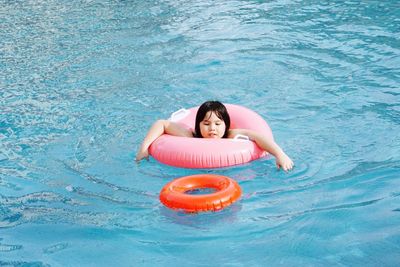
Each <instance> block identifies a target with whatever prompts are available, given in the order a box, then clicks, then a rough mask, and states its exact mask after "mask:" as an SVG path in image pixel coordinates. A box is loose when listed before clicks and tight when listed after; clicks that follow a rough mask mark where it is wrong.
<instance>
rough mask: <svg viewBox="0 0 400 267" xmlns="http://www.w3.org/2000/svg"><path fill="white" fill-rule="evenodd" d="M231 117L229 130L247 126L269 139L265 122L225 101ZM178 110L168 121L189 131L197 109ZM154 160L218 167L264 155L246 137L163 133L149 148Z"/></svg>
mask: <svg viewBox="0 0 400 267" xmlns="http://www.w3.org/2000/svg"><path fill="white" fill-rule="evenodd" d="M225 106H226V108H227V110H228V113H229V116H230V118H231V129H235V128H236V129H251V130H254V131H257V132H259V133H262V134H264V135H266V136H267V137H268V138H271V139H273V135H272V132H271V129H270V127H269V126H268V124H267V122H266V121H265V120H264V119H263V118H261V116H260V115H258V114H257V113H255V112H254V111H252V110H250V109H247V108H245V107H242V106H238V105H232V104H225ZM198 108H199V107H194V108H190V109H188V110H186V109H181V110H178V111H177V112H174V113H173V114H172V115H171V118H170V120H171V121H174V122H176V123H179V124H181V125H182V126H184V127H186V128H188V129H191V130H192V131H193V129H194V126H195V125H194V124H195V118H196V113H197V109H198ZM149 152H150V155H152V156H153V157H154V158H155V159H156V160H158V161H160V162H162V163H165V164H168V165H171V166H175V167H183V168H220V167H227V166H233V165H237V164H243V163H246V162H249V161H252V160H255V159H258V158H261V157H264V156H266V154H267V153H266V152H265V151H264V150H262V149H261V148H259V147H258V146H257V145H256V144H255V143H254V142H253V141H250V140H248V138H247V137H243V136H237V137H235V138H234V139H227V138H224V139H209V138H190V137H178V136H172V135H167V134H164V135H162V136H160V137H159V138H157V139H156V140H155V141H154V142H153V143H152V145H151V146H150V148H149Z"/></svg>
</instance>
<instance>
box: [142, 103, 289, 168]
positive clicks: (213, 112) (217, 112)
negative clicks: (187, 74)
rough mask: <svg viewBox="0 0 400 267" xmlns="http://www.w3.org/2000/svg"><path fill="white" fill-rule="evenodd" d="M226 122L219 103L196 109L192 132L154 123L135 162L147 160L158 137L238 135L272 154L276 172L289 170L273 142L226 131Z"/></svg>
mask: <svg viewBox="0 0 400 267" xmlns="http://www.w3.org/2000/svg"><path fill="white" fill-rule="evenodd" d="M230 123H231V121H230V117H229V114H228V111H227V110H226V107H225V106H224V105H223V104H222V103H221V102H219V101H207V102H205V103H203V104H202V105H201V106H200V107H199V110H198V111H197V114H196V123H195V130H194V132H192V131H190V130H189V129H186V128H184V127H182V126H181V125H179V124H177V123H174V122H171V121H168V120H158V121H156V122H155V123H154V124H153V126H152V127H151V128H150V130H149V132H148V133H147V135H146V137H145V138H144V140H143V143H142V145H141V146H140V148H139V150H138V152H137V154H136V161H140V160H142V159H143V158H148V157H149V147H150V145H151V143H153V141H154V140H156V139H157V138H158V137H159V136H161V135H162V134H170V135H174V136H183V137H198V138H234V137H235V136H236V135H238V134H241V135H246V136H248V137H249V138H250V140H252V141H254V142H255V143H256V144H257V145H258V146H259V147H260V148H262V149H264V150H265V151H267V152H268V153H270V154H272V155H274V156H275V158H276V166H277V168H278V169H280V168H282V169H283V170H284V171H289V170H291V169H292V168H293V161H292V160H291V159H290V158H289V157H288V156H287V155H286V154H285V152H283V150H282V149H281V148H280V147H279V146H278V145H277V144H276V143H275V142H274V141H273V140H270V139H268V138H266V137H265V136H263V135H262V134H259V133H257V132H255V131H252V130H249V129H230Z"/></svg>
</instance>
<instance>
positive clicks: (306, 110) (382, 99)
mask: <svg viewBox="0 0 400 267" xmlns="http://www.w3.org/2000/svg"><path fill="white" fill-rule="evenodd" d="M0 24H1V27H0V60H1V61H0V265H1V266H399V264H400V227H399V225H400V134H399V133H400V104H399V103H400V34H399V32H400V26H399V25H400V5H399V2H398V1H395V0H393V1H284V0H278V1H255V0H254V1H250V0H247V1H244V0H243V1H240V0H235V1H234V0H232V1H171V0H170V1H168V0H158V1H114V0H111V1H97V0H94V1H91V0H82V1H60V0H53V1H8V0H0ZM210 99H218V100H220V101H223V102H225V103H233V104H239V105H243V106H246V107H249V108H251V109H253V110H255V111H257V112H258V113H259V114H261V115H262V116H263V117H264V118H265V119H266V120H267V121H268V122H269V124H270V126H271V128H272V130H273V132H274V135H275V139H276V140H277V142H278V143H279V144H280V145H281V146H282V147H283V148H284V149H285V151H286V152H287V153H288V154H289V155H290V156H291V157H292V159H293V160H294V162H295V164H296V167H295V169H294V170H293V171H292V172H290V173H287V174H286V173H284V172H279V171H277V170H276V168H275V162H274V160H273V159H270V160H268V159H262V160H258V161H254V162H252V163H249V164H245V165H241V166H236V167H231V168H223V169H215V170H192V169H179V168H174V167H169V166H166V165H163V164H160V163H158V162H156V161H155V160H154V159H150V161H149V162H146V161H144V162H142V163H140V164H139V165H137V164H135V163H134V161H133V159H134V156H135V151H136V149H137V147H138V145H139V144H140V142H141V140H142V139H143V137H144V135H145V133H146V131H147V129H148V128H149V126H150V125H151V124H152V122H154V120H156V119H159V118H166V117H168V116H169V114H171V113H172V112H174V111H175V110H177V109H179V108H182V107H186V108H188V107H191V106H195V105H198V104H200V103H202V102H203V101H205V100H210ZM198 173H213V174H222V175H226V176H229V177H231V178H233V179H235V180H236V181H238V183H239V184H240V186H241V187H242V190H243V196H242V198H241V199H240V201H239V202H237V203H236V204H234V205H232V206H231V207H229V208H227V209H225V210H223V211H221V212H216V213H203V214H197V215H193V214H184V213H177V212H174V211H171V210H168V209H167V208H165V207H163V206H162V205H161V204H160V202H159V200H158V194H159V191H160V190H161V188H162V187H163V185H165V184H166V183H167V182H168V181H171V180H172V179H174V178H176V177H180V176H185V175H190V174H198Z"/></svg>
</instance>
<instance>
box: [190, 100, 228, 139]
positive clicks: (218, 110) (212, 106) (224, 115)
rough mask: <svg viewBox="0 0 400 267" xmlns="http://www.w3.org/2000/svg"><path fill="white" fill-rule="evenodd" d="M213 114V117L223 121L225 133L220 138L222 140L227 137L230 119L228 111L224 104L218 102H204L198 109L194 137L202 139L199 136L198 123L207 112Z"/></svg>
mask: <svg viewBox="0 0 400 267" xmlns="http://www.w3.org/2000/svg"><path fill="white" fill-rule="evenodd" d="M209 111H211V112H213V113H215V115H217V117H218V118H220V119H221V120H223V121H224V123H225V127H226V128H225V133H224V135H223V136H222V138H226V137H228V132H229V128H230V126H231V118H230V117H229V114H228V111H227V110H226V107H225V106H224V104H222V103H221V102H219V101H207V102H204V103H203V104H202V105H201V106H200V107H199V110H198V111H197V114H196V124H195V128H194V136H195V137H199V138H202V137H203V136H202V135H201V132H200V122H202V121H203V120H204V117H205V116H206V114H207V112H209Z"/></svg>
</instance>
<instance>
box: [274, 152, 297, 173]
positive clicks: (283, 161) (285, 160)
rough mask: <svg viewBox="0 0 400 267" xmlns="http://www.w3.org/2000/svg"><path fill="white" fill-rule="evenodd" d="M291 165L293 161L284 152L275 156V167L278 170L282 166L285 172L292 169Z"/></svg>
mask: <svg viewBox="0 0 400 267" xmlns="http://www.w3.org/2000/svg"><path fill="white" fill-rule="evenodd" d="M293 166H294V163H293V161H292V160H291V159H290V158H289V157H288V155H286V154H285V153H284V152H283V153H280V154H279V155H278V156H277V157H276V167H277V168H278V170H279V169H280V168H282V169H283V170H284V171H285V172H287V171H290V170H291V169H293Z"/></svg>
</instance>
